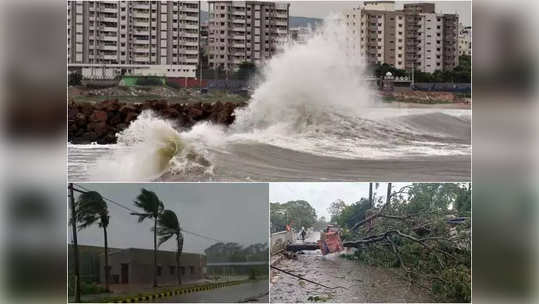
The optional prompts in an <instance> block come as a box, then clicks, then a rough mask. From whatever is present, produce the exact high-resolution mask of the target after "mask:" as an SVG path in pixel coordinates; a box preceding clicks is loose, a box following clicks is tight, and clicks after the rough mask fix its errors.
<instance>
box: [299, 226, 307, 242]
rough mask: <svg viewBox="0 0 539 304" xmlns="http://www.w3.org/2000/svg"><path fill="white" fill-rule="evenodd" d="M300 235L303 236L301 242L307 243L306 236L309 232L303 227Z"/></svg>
mask: <svg viewBox="0 0 539 304" xmlns="http://www.w3.org/2000/svg"><path fill="white" fill-rule="evenodd" d="M300 234H301V240H302V241H303V242H305V235H306V234H307V232H306V231H305V227H301V232H300Z"/></svg>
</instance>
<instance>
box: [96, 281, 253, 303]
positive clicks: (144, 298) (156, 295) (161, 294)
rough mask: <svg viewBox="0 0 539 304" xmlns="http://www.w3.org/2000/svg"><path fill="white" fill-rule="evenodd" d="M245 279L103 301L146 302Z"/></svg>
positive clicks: (222, 285) (226, 285)
mask: <svg viewBox="0 0 539 304" xmlns="http://www.w3.org/2000/svg"><path fill="white" fill-rule="evenodd" d="M246 281H247V280H241V281H230V282H222V283H209V284H204V285H195V286H190V287H179V288H173V289H167V290H161V291H158V292H151V293H146V294H140V295H136V296H124V297H114V298H108V299H105V300H104V301H103V302H107V303H137V302H147V301H151V300H154V299H161V298H166V297H171V296H177V295H182V294H188V293H193V292H200V291H207V290H212V289H216V288H223V287H228V286H233V285H238V284H241V283H244V282H246Z"/></svg>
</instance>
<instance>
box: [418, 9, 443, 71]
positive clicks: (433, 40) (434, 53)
mask: <svg viewBox="0 0 539 304" xmlns="http://www.w3.org/2000/svg"><path fill="white" fill-rule="evenodd" d="M419 25H420V32H419V37H418V41H419V44H418V51H417V59H418V60H417V63H418V69H419V70H421V71H423V72H428V73H433V72H434V71H436V70H442V69H443V43H442V42H443V40H442V39H443V29H444V27H443V17H442V16H438V15H436V14H431V13H429V14H420V21H419Z"/></svg>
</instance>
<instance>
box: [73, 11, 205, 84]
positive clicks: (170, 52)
mask: <svg viewBox="0 0 539 304" xmlns="http://www.w3.org/2000/svg"><path fill="white" fill-rule="evenodd" d="M67 11H68V16H67V35H68V37H67V42H68V63H69V64H70V65H76V66H82V67H84V66H94V67H95V66H104V67H126V68H129V67H137V66H145V65H152V66H167V70H169V71H171V70H173V71H174V72H176V75H177V76H189V77H194V75H195V72H196V68H197V65H198V62H199V18H200V7H199V2H198V1H68V9H67Z"/></svg>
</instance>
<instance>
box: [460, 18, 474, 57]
mask: <svg viewBox="0 0 539 304" xmlns="http://www.w3.org/2000/svg"><path fill="white" fill-rule="evenodd" d="M459 55H467V56H471V55H472V27H471V26H466V27H464V26H462V25H461V26H459Z"/></svg>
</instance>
